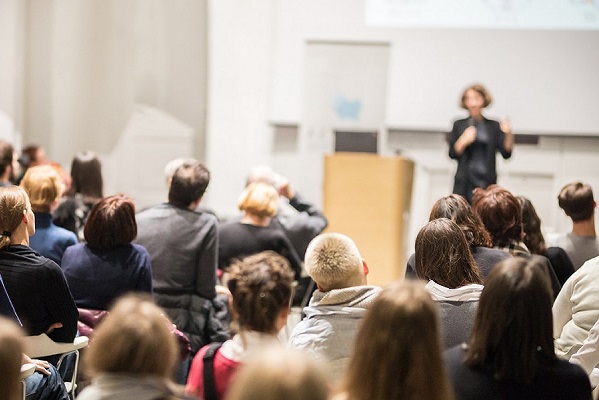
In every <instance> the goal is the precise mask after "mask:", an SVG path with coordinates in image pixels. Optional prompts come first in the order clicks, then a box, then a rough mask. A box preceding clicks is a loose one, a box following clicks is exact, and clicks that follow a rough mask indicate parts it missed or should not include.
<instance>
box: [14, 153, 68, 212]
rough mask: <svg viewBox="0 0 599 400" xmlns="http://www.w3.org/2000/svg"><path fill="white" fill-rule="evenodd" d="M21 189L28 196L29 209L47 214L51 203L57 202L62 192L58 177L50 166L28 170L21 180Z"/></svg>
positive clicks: (62, 186)
mask: <svg viewBox="0 0 599 400" xmlns="http://www.w3.org/2000/svg"><path fill="white" fill-rule="evenodd" d="M21 187H22V188H23V189H25V191H26V192H27V193H28V194H29V200H30V201H31V207H32V208H33V209H34V210H35V211H42V212H49V211H50V206H51V205H52V203H54V202H55V201H56V200H58V199H59V198H60V197H61V196H62V193H63V191H64V185H63V183H62V180H61V178H60V175H58V172H57V171H56V169H54V167H52V166H50V165H39V166H37V167H31V168H28V169H27V172H25V176H23V179H22V180H21Z"/></svg>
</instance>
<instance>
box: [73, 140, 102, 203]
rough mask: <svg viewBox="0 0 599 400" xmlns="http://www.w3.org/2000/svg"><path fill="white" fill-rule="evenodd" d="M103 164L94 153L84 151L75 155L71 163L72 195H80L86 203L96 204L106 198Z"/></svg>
mask: <svg viewBox="0 0 599 400" xmlns="http://www.w3.org/2000/svg"><path fill="white" fill-rule="evenodd" d="M103 191H104V183H103V181H102V163H101V162H100V158H98V155H97V154H96V153H94V152H93V151H82V152H79V153H77V154H76V155H75V157H74V158H73V162H72V163H71V190H70V194H71V195H74V194H76V193H80V194H81V195H82V196H83V198H84V201H86V202H90V203H95V202H96V201H97V200H99V199H101V198H102V197H104V195H103Z"/></svg>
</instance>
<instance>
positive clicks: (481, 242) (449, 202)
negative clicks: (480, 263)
mask: <svg viewBox="0 0 599 400" xmlns="http://www.w3.org/2000/svg"><path fill="white" fill-rule="evenodd" d="M437 218H449V219H450V220H452V221H453V222H455V223H456V224H458V226H459V227H460V229H462V232H464V235H465V236H466V240H467V241H468V243H469V244H470V245H472V246H482V247H491V246H493V241H492V240H491V235H489V232H487V228H485V225H484V224H483V221H481V219H480V217H479V216H478V214H477V213H475V212H474V210H472V207H471V206H470V204H468V202H467V201H466V199H465V198H464V197H462V196H460V195H459V194H451V195H449V196H445V197H441V198H440V199H439V200H437V201H436V202H435V204H433V208H432V209H431V213H430V215H429V221H432V220H433V219H437Z"/></svg>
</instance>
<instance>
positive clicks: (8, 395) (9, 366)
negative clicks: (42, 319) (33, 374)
mask: <svg viewBox="0 0 599 400" xmlns="http://www.w3.org/2000/svg"><path fill="white" fill-rule="evenodd" d="M22 335H23V333H22V332H21V329H20V328H19V327H18V326H17V324H15V323H14V322H13V321H11V320H8V319H6V318H4V317H2V316H0V366H1V367H0V369H1V371H2V372H1V373H2V376H1V378H0V399H1V400H14V399H18V398H20V393H21V378H20V376H21V362H22V357H23V353H24V352H25V350H24V345H23V341H22V339H21V337H22Z"/></svg>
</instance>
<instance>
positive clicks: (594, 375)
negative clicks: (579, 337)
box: [570, 320, 599, 387]
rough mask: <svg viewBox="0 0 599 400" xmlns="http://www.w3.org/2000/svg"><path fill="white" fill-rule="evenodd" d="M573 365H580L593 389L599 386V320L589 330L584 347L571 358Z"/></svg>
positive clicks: (583, 343)
mask: <svg viewBox="0 0 599 400" xmlns="http://www.w3.org/2000/svg"><path fill="white" fill-rule="evenodd" d="M570 362H571V363H572V364H578V365H580V366H581V367H582V369H584V371H585V372H586V373H587V374H588V375H589V379H590V381H591V386H592V387H597V385H599V368H597V365H598V364H599V320H597V322H595V325H593V327H592V328H591V329H590V330H589V336H587V338H586V339H585V340H584V342H582V346H581V347H580V349H578V351H577V352H576V353H574V354H573V355H572V357H570Z"/></svg>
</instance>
